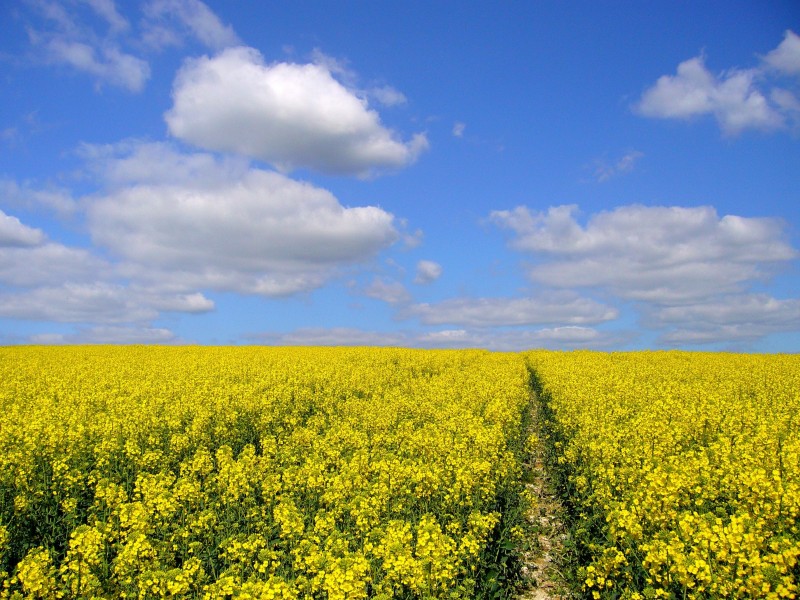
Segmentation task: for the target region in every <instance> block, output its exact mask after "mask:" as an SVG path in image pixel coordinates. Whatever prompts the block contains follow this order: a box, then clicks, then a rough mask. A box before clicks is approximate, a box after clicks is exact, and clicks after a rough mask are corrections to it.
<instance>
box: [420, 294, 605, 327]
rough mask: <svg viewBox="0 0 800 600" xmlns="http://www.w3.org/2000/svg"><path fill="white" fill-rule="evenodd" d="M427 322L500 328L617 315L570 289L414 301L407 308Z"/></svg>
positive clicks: (588, 320)
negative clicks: (524, 295) (529, 295)
mask: <svg viewBox="0 0 800 600" xmlns="http://www.w3.org/2000/svg"><path fill="white" fill-rule="evenodd" d="M407 315H408V316H415V317H418V318H419V319H420V321H422V322H423V323H425V324H426V325H444V324H450V325H463V326H469V327H499V326H518V325H541V324H550V323H556V324H562V325H566V324H569V325H586V324H593V323H600V322H603V321H610V320H612V319H615V318H617V316H618V311H617V310H616V309H615V308H612V307H609V306H605V305H603V304H600V303H599V302H595V301H594V300H591V299H589V298H581V297H580V296H577V295H575V294H572V293H569V292H550V293H545V294H541V295H539V296H536V297H532V298H454V299H451V300H445V301H443V302H439V303H437V304H415V305H413V306H411V307H410V308H409V309H408V310H407Z"/></svg>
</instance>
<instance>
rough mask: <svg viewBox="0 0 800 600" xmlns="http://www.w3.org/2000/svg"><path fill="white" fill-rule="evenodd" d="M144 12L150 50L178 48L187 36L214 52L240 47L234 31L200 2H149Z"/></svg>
mask: <svg viewBox="0 0 800 600" xmlns="http://www.w3.org/2000/svg"><path fill="white" fill-rule="evenodd" d="M143 11H144V14H145V16H146V21H145V34H144V39H145V41H146V42H147V43H148V44H150V45H151V46H155V47H159V48H160V47H164V46H173V45H179V44H180V43H181V40H182V37H183V35H184V34H188V35H191V36H192V37H194V38H195V39H196V40H197V41H199V42H201V43H202V44H204V45H205V46H207V47H208V48H211V49H213V50H220V49H222V48H226V47H228V46H235V45H237V44H238V43H239V38H238V36H237V35H236V33H235V32H234V30H233V28H232V27H231V26H230V25H224V24H223V23H222V21H221V20H220V19H219V17H218V16H217V15H216V14H214V12H212V11H211V9H210V8H208V6H206V4H204V3H203V2H200V1H199V0H150V1H149V2H147V3H146V4H145V5H144V7H143ZM176 28H177V29H176Z"/></svg>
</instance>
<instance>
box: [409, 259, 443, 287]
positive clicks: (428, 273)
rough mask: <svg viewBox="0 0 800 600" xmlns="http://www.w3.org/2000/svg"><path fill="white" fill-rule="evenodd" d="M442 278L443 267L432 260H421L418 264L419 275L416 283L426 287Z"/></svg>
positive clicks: (415, 280) (415, 279)
mask: <svg viewBox="0 0 800 600" xmlns="http://www.w3.org/2000/svg"><path fill="white" fill-rule="evenodd" d="M441 276H442V265H440V264H439V263H436V262H433V261H432V260H421V261H419V262H418V263H417V275H416V277H415V278H414V283H416V284H419V285H425V284H428V283H432V282H434V281H436V280H437V279H439V277H441Z"/></svg>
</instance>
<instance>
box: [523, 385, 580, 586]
mask: <svg viewBox="0 0 800 600" xmlns="http://www.w3.org/2000/svg"><path fill="white" fill-rule="evenodd" d="M532 393H533V392H532ZM538 401H539V400H538V398H536V396H535V395H534V396H533V398H532V402H534V411H533V413H534V418H533V422H532V424H531V428H532V430H533V431H532V435H536V436H537V440H538V443H537V444H536V445H535V450H534V452H533V454H532V456H531V459H530V463H529V464H527V465H525V466H526V468H527V469H528V471H529V473H530V478H529V481H528V483H527V484H526V487H527V488H528V491H529V493H531V494H532V496H533V497H534V498H535V499H536V502H535V504H534V506H533V507H532V508H531V511H530V513H529V514H528V520H529V521H530V523H531V524H532V526H533V530H534V535H535V536H536V539H535V540H533V543H532V544H531V546H532V547H531V549H530V551H528V552H526V554H525V563H524V565H523V567H522V572H523V578H524V580H525V581H526V582H527V585H526V587H525V589H523V590H522V591H521V592H520V594H519V595H518V596H517V598H518V599H519V600H562V599H563V600H566V599H568V598H570V597H571V595H570V594H569V592H568V591H567V588H566V585H565V584H564V580H563V577H562V576H561V574H560V570H559V567H560V565H561V564H562V563H563V560H564V541H565V540H566V536H567V533H566V529H565V527H564V525H563V523H562V520H561V514H562V507H561V504H560V502H559V501H558V498H557V497H556V496H555V494H554V493H553V490H552V485H551V482H550V480H549V478H548V474H547V471H546V468H545V465H544V451H545V450H544V446H543V442H542V440H541V436H540V435H539V432H540V426H539V421H538V410H537V406H536V403H538Z"/></svg>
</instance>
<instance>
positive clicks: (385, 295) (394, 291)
mask: <svg viewBox="0 0 800 600" xmlns="http://www.w3.org/2000/svg"><path fill="white" fill-rule="evenodd" d="M364 294H365V295H366V296H368V297H370V298H375V299H376V300H382V301H383V302H387V303H389V304H405V303H407V302H409V301H410V300H411V294H409V293H408V290H407V289H406V288H405V286H404V285H403V284H402V283H400V282H399V281H388V280H386V279H377V278H376V279H373V280H372V282H371V283H370V284H369V285H368V286H366V287H365V288H364Z"/></svg>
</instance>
